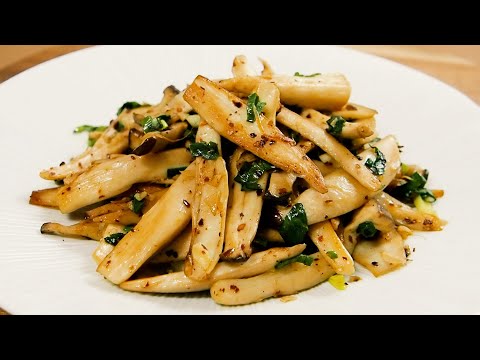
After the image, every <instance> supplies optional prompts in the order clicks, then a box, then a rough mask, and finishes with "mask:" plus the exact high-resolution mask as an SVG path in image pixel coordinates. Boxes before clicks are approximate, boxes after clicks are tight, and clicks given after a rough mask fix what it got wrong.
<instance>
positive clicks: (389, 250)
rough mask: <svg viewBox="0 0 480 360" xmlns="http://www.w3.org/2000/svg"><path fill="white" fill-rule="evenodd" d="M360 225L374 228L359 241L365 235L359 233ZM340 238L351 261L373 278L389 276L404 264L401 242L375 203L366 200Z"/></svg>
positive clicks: (391, 221) (402, 244) (375, 201)
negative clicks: (368, 272) (367, 271)
mask: <svg viewBox="0 0 480 360" xmlns="http://www.w3.org/2000/svg"><path fill="white" fill-rule="evenodd" d="M362 225H365V226H372V225H373V226H374V229H373V228H372V229H371V230H370V231H371V233H370V234H368V236H369V238H364V237H363V235H365V234H364V233H365V232H366V231H363V233H362V230H359V229H360V226H362ZM372 230H374V231H372ZM343 238H344V244H345V247H346V248H347V249H348V250H349V251H350V252H351V253H352V255H353V259H354V260H355V261H356V262H358V263H359V264H361V265H363V266H365V267H366V268H367V269H368V270H369V271H370V272H371V273H372V274H373V275H375V276H380V275H383V274H386V273H388V272H391V271H393V270H395V269H397V268H398V267H400V266H403V265H405V263H406V262H407V258H406V255H405V250H404V242H403V238H402V237H401V235H400V234H399V233H398V232H397V231H396V227H395V223H394V221H393V218H392V216H391V215H390V213H389V212H388V211H387V210H386V209H385V208H384V207H383V206H382V205H380V204H379V202H378V201H377V200H376V199H371V200H369V201H368V202H367V203H366V204H365V205H364V206H363V207H362V208H361V209H359V210H357V211H356V212H355V214H354V216H353V218H352V221H351V223H350V224H348V225H347V226H346V227H345V229H344V232H343Z"/></svg>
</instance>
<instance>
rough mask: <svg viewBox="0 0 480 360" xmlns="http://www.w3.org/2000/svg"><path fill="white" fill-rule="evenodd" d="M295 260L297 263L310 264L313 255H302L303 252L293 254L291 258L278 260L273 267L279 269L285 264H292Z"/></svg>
mask: <svg viewBox="0 0 480 360" xmlns="http://www.w3.org/2000/svg"><path fill="white" fill-rule="evenodd" d="M295 262H299V263H302V264H304V265H307V266H310V265H312V263H313V257H311V256H308V255H304V254H300V255H297V256H294V257H293V258H290V259H285V260H282V261H279V262H278V263H277V264H276V265H275V269H281V268H283V267H285V266H287V265H290V264H293V263H295Z"/></svg>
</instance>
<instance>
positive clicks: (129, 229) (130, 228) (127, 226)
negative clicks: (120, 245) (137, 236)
mask: <svg viewBox="0 0 480 360" xmlns="http://www.w3.org/2000/svg"><path fill="white" fill-rule="evenodd" d="M134 227H135V225H125V227H124V228H123V232H124V233H125V234H126V233H128V232H130V231H132V229H133V228H134Z"/></svg>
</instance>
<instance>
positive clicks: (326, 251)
mask: <svg viewBox="0 0 480 360" xmlns="http://www.w3.org/2000/svg"><path fill="white" fill-rule="evenodd" d="M308 235H309V236H310V239H312V241H313V243H314V244H315V245H316V246H317V248H318V250H319V251H320V253H321V254H322V255H323V257H324V258H325V260H327V262H328V263H329V264H330V266H331V267H332V268H333V269H334V270H335V272H336V273H337V274H342V275H352V274H353V273H354V272H355V266H354V262H353V259H352V257H351V255H350V253H349V252H348V250H347V249H346V248H345V246H343V243H342V241H341V240H340V238H339V237H338V235H337V233H336V232H335V230H334V229H333V227H332V224H331V222H330V220H327V221H322V222H320V223H317V224H314V225H312V226H310V229H309V231H308Z"/></svg>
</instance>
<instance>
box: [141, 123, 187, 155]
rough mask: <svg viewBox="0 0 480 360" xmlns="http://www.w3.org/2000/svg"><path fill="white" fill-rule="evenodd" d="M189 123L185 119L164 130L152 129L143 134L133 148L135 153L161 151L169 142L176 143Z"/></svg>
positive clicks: (143, 153)
mask: <svg viewBox="0 0 480 360" xmlns="http://www.w3.org/2000/svg"><path fill="white" fill-rule="evenodd" d="M187 127H188V125H187V122H185V121H180V122H176V123H174V124H172V125H170V126H169V128H168V129H166V130H164V131H152V132H149V133H146V134H145V135H143V136H142V137H141V138H140V139H139V142H138V146H136V147H135V148H134V149H133V153H134V154H135V155H139V156H140V155H145V154H147V153H150V152H153V153H156V152H159V151H162V150H163V149H165V148H166V147H167V145H169V144H173V143H175V142H176V141H177V140H179V139H181V138H182V136H183V134H184V133H185V130H186V129H187Z"/></svg>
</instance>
